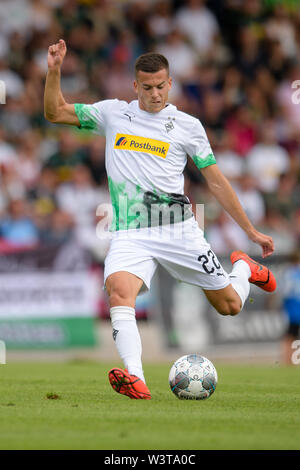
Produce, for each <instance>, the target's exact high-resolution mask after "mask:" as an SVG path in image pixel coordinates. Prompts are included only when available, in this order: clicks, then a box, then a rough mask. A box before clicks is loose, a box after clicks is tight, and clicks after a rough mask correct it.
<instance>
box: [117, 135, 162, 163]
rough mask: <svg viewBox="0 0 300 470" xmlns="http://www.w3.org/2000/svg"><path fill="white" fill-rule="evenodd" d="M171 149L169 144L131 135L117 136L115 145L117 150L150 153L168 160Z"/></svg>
mask: <svg viewBox="0 0 300 470" xmlns="http://www.w3.org/2000/svg"><path fill="white" fill-rule="evenodd" d="M169 147H170V144H169V143H168V142H163V141H161V140H155V139H150V138H149V137H140V136H137V135H129V134H117V135H116V139H115V145H114V148H115V149H120V150H131V151H135V152H143V153H150V154H152V155H156V156H157V157H161V158H166V156H167V154H168V150H169Z"/></svg>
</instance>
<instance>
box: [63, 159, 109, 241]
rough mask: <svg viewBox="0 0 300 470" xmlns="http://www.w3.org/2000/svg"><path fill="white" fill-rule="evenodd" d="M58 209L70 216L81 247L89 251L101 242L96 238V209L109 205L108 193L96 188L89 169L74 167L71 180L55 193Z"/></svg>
mask: <svg viewBox="0 0 300 470" xmlns="http://www.w3.org/2000/svg"><path fill="white" fill-rule="evenodd" d="M56 196H57V203H58V207H59V208H60V209H61V210H63V211H65V212H66V213H68V214H70V215H71V216H72V219H73V221H74V225H75V228H74V233H75V236H76V237H77V240H78V241H79V243H80V244H81V245H82V246H85V247H86V248H89V249H91V250H93V249H94V247H95V246H96V245H97V244H99V245H100V244H101V241H100V240H98V239H97V237H96V209H97V207H98V206H99V204H101V203H109V202H110V198H109V193H108V191H105V190H102V189H100V188H97V187H96V186H95V185H94V184H93V179H92V175H91V172H90V170H89V168H88V167H87V166H85V165H76V166H74V168H73V169H72V174H71V179H70V181H69V182H68V183H65V184H63V185H61V186H60V187H59V188H58V190H57V192H56Z"/></svg>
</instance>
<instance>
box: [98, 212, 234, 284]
mask: <svg viewBox="0 0 300 470" xmlns="http://www.w3.org/2000/svg"><path fill="white" fill-rule="evenodd" d="M158 264H160V265H161V266H163V267H164V268H165V269H166V270H167V271H168V272H169V273H170V274H171V275H172V276H173V277H174V278H175V279H177V280H179V281H181V282H186V283H188V284H194V285H196V286H199V287H201V288H202V289H205V290H219V289H223V288H224V287H227V286H228V285H229V284H230V280H229V277H228V274H227V273H226V271H224V269H223V267H222V266H221V264H220V263H219V261H218V259H217V256H216V255H215V254H214V252H213V251H212V249H211V247H210V245H209V243H208V242H207V241H206V240H205V238H204V236H203V232H202V230H201V229H200V228H199V226H198V224H197V222H196V221H195V219H194V218H191V219H189V220H186V221H185V222H183V223H178V224H174V225H173V226H166V225H165V226H160V227H152V228H150V229H148V228H142V229H140V230H127V231H126V230H122V231H119V232H114V234H113V239H112V241H111V245H110V249H109V251H108V253H107V256H106V259H105V268H104V285H105V282H106V279H107V278H108V276H110V275H111V274H113V273H115V272H118V271H127V272H129V273H132V274H135V275H136V276H137V277H139V278H140V279H142V280H143V281H144V285H143V287H142V289H141V291H140V293H142V292H144V291H145V290H148V289H150V284H151V279H152V277H153V275H154V273H155V270H156V268H157V266H158Z"/></svg>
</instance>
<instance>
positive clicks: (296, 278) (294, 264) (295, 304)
mask: <svg viewBox="0 0 300 470" xmlns="http://www.w3.org/2000/svg"><path fill="white" fill-rule="evenodd" d="M282 286H283V289H282V290H283V292H282V295H283V310H284V313H285V316H286V318H287V329H286V333H285V335H284V338H283V341H282V360H283V362H284V363H286V364H291V363H292V361H291V359H292V354H293V342H294V341H295V340H300V252H299V251H295V252H293V253H292V255H291V256H290V265H289V267H288V268H287V269H286V271H285V273H284V277H283V282H282Z"/></svg>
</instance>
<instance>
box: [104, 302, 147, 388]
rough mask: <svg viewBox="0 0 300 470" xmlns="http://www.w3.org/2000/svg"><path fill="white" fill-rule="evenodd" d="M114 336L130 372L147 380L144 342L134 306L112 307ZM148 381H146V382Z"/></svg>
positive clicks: (111, 315)
mask: <svg viewBox="0 0 300 470" xmlns="http://www.w3.org/2000/svg"><path fill="white" fill-rule="evenodd" d="M110 317H111V324H112V327H113V338H114V340H115V343H116V347H117V350H118V353H119V355H120V357H121V359H122V361H123V363H124V366H125V368H126V369H128V372H129V374H133V375H136V376H137V377H139V378H140V379H142V380H143V382H145V377H144V373H143V366H142V343H141V338H140V334H139V330H138V328H137V324H136V318H135V309H134V308H132V307H126V306H124V307H123V306H122V307H111V309H110ZM145 383H146V382H145Z"/></svg>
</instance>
